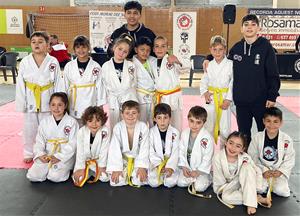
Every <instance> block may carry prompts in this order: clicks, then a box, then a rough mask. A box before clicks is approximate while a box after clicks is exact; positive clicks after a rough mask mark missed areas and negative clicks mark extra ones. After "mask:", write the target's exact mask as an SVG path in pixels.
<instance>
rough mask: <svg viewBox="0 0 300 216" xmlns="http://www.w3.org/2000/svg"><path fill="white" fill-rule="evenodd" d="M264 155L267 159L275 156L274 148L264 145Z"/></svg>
mask: <svg viewBox="0 0 300 216" xmlns="http://www.w3.org/2000/svg"><path fill="white" fill-rule="evenodd" d="M264 156H265V158H267V159H268V160H272V159H273V158H274V157H275V150H274V149H273V148H271V147H269V146H268V147H266V148H265V149H264Z"/></svg>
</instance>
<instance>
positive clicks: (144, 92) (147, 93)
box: [136, 88, 155, 95]
mask: <svg viewBox="0 0 300 216" xmlns="http://www.w3.org/2000/svg"><path fill="white" fill-rule="evenodd" d="M136 90H137V91H138V92H140V93H143V94H146V95H154V94H155V91H154V90H153V91H148V90H146V89H142V88H137V89H136Z"/></svg>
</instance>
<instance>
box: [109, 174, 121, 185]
mask: <svg viewBox="0 0 300 216" xmlns="http://www.w3.org/2000/svg"><path fill="white" fill-rule="evenodd" d="M120 176H122V177H123V172H122V171H113V172H112V174H111V180H112V182H113V183H115V184H118V183H119V177H120Z"/></svg>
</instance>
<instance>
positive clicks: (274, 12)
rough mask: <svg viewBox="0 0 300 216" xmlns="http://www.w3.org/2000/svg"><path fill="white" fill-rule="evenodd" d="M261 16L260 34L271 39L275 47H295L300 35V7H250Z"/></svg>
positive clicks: (250, 10)
mask: <svg viewBox="0 0 300 216" xmlns="http://www.w3.org/2000/svg"><path fill="white" fill-rule="evenodd" d="M249 14H256V15H257V17H258V18H259V22H260V27H261V31H260V32H259V35H260V36H263V37H265V38H267V39H269V40H270V41H271V43H272V45H273V47H274V48H275V49H289V50H294V49H295V42H296V39H297V37H298V35H300V9H263V8H262V9H249Z"/></svg>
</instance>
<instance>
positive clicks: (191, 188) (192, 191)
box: [188, 183, 212, 199]
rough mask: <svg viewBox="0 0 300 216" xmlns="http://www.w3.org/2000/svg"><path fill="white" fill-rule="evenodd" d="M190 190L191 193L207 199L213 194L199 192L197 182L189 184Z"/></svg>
mask: <svg viewBox="0 0 300 216" xmlns="http://www.w3.org/2000/svg"><path fill="white" fill-rule="evenodd" d="M188 192H189V194H191V195H193V196H197V197H201V198H205V199H210V198H211V197H212V196H211V194H208V195H205V194H202V193H199V192H197V191H196V189H195V183H192V184H190V185H189V186H188Z"/></svg>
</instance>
